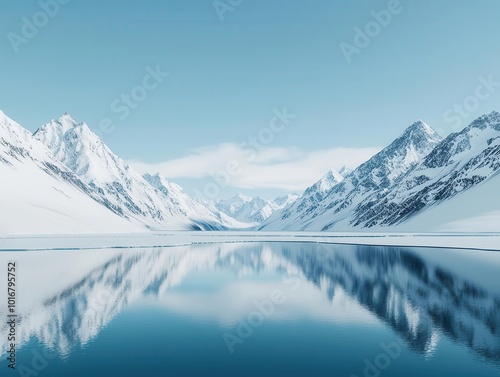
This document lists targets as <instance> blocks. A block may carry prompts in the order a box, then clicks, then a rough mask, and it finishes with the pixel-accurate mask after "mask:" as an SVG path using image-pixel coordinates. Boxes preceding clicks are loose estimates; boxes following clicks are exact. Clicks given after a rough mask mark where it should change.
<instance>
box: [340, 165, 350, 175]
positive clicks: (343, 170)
mask: <svg viewBox="0 0 500 377" xmlns="http://www.w3.org/2000/svg"><path fill="white" fill-rule="evenodd" d="M352 171H353V170H352V169H351V168H350V167H349V166H345V165H344V166H343V167H342V168H341V169H340V170H339V174H340V175H341V176H342V177H344V178H345V177H347V176H348V175H349V174H351V173H352Z"/></svg>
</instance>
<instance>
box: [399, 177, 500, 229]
mask: <svg viewBox="0 0 500 377" xmlns="http://www.w3.org/2000/svg"><path fill="white" fill-rule="evenodd" d="M499 193H500V174H498V173H497V174H496V175H495V176H494V177H492V178H491V179H489V180H487V181H485V182H482V183H480V184H479V185H478V186H477V187H476V188H474V189H473V190H467V191H465V192H464V193H462V194H460V195H457V196H455V197H453V198H451V199H450V200H447V201H445V202H442V203H440V204H439V205H437V206H433V207H431V208H429V209H427V210H425V211H423V212H422V213H421V214H419V215H417V216H416V217H414V218H412V219H410V220H408V221H407V222H405V223H403V224H402V225H400V226H397V227H396V228H395V229H398V230H401V231H411V230H412V229H418V230H421V231H427V232H498V233H500V200H498V194H499ZM484 198H492V200H484ZM495 199H496V200H495Z"/></svg>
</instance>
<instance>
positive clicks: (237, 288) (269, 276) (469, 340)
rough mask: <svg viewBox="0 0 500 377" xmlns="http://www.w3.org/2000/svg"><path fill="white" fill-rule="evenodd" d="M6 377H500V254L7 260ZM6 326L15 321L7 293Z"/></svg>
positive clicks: (291, 253) (1, 333) (295, 248)
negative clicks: (11, 354)
mask: <svg viewBox="0 0 500 377" xmlns="http://www.w3.org/2000/svg"><path fill="white" fill-rule="evenodd" d="M11 260H15V261H16V262H17V264H18V266H19V267H18V277H17V278H18V308H17V313H18V316H19V317H18V318H19V323H18V327H17V343H18V345H17V346H18V352H17V360H16V362H17V370H16V371H11V370H9V369H8V368H7V364H8V363H7V361H6V353H7V342H6V340H7V331H8V327H7V326H6V324H5V321H3V320H2V325H0V345H1V349H0V353H1V354H2V361H1V362H0V369H1V370H2V374H1V375H2V376H4V375H6V376H8V375H12V376H15V375H21V376H30V375H32V376H48V377H59V376H65V377H66V376H95V377H98V376H120V377H126V376H134V377H137V376H288V377H290V376H308V377H309V376H346V377H353V376H358V377H361V376H371V377H377V376H388V377H389V376H410V377H411V376H478V377H481V376H488V377H490V376H500V284H499V283H498V272H499V271H500V253H494V252H489V253H487V252H480V251H459V250H446V249H418V248H397V247H370V246H340V245H322V244H314V243H305V244H287V243H244V244H238V243H233V244H211V245H197V246H189V247H174V248H161V249H137V250H95V251H54V252H32V253H27V252H23V253H1V254H0V270H1V271H0V279H1V280H0V286H1V285H3V286H4V287H6V285H5V284H6V279H7V277H6V269H7V262H8V261H11ZM0 300H1V301H0V302H1V303H2V304H1V305H0V316H1V317H2V318H6V315H7V313H6V305H4V304H3V303H6V301H7V298H6V294H5V289H3V288H2V289H1V294H0Z"/></svg>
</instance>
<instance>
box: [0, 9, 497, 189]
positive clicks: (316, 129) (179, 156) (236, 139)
mask: <svg viewBox="0 0 500 377" xmlns="http://www.w3.org/2000/svg"><path fill="white" fill-rule="evenodd" d="M55 1H56V0H41V1H34V0H33V1H7V2H3V3H2V9H1V11H0V12H1V16H2V22H1V23H0V36H1V38H0V51H1V59H0V72H1V74H0V89H1V90H0V109H2V110H3V111H4V112H5V113H6V114H7V115H8V116H10V117H11V118H13V119H15V120H16V121H18V122H19V123H21V124H22V125H23V126H24V127H26V128H28V129H30V130H31V131H34V130H36V129H37V127H39V126H40V125H41V124H43V123H45V122H47V121H49V120H50V119H52V118H58V117H59V116H60V115H62V114H63V113H64V112H69V113H71V114H72V115H73V117H74V118H76V119H77V120H80V121H85V122H86V123H87V124H89V126H90V127H91V128H94V129H96V130H98V129H99V125H100V124H101V125H102V124H106V122H108V124H107V125H105V126H103V127H102V129H103V130H104V131H105V132H102V135H103V139H104V140H105V142H106V143H107V144H108V145H109V146H110V147H111V149H112V150H113V151H114V152H115V153H117V154H118V155H120V156H121V157H123V158H124V159H126V160H128V161H130V162H132V163H133V165H134V166H136V167H137V168H138V169H140V170H141V171H146V170H147V171H150V172H154V170H161V172H162V173H163V174H164V175H166V176H167V177H168V178H170V179H171V180H173V181H176V182H178V183H180V184H182V185H184V186H185V187H186V189H187V191H188V192H190V193H196V192H203V190H204V189H205V188H206V185H207V184H209V183H210V182H211V181H214V178H213V176H210V174H212V173H214V172H218V171H222V170H225V171H227V169H228V168H227V163H228V162H230V161H233V160H235V159H238V158H237V157H234V155H235V154H236V155H238V154H239V155H240V157H239V158H240V160H241V158H242V157H241V156H243V155H242V154H241V153H239V152H241V149H245V147H243V146H242V145H241V143H243V142H245V141H246V142H248V141H249V140H251V139H249V138H252V137H257V139H258V140H261V141H262V138H263V137H264V139H263V140H264V141H266V142H265V143H262V142H261V143H260V144H259V145H260V147H262V148H260V147H259V148H260V149H259V153H257V154H256V156H252V157H254V158H252V159H251V161H250V160H249V159H248V156H249V154H248V153H247V154H246V155H244V156H246V157H244V158H245V159H246V160H245V161H243V162H242V161H240V165H242V166H243V169H242V170H243V171H239V172H238V174H236V173H235V174H233V175H230V176H231V179H229V180H228V182H225V183H224V182H222V181H223V179H222V176H221V178H220V179H219V180H218V181H217V180H216V181H217V184H218V185H219V186H220V188H221V190H220V191H221V192H220V193H218V195H223V196H224V195H226V194H229V193H232V192H234V191H237V190H238V191H243V192H247V193H255V192H260V193H263V194H264V196H272V195H275V194H277V193H280V192H286V191H300V190H301V189H303V188H304V187H305V186H307V185H308V184H310V183H313V182H314V181H315V180H316V179H318V178H320V176H321V175H322V174H323V173H326V170H328V168H330V167H331V168H337V169H338V168H340V167H341V166H342V165H343V164H346V163H347V164H350V165H354V166H355V165H357V164H359V163H360V162H362V161H363V160H364V159H366V158H368V157H369V156H370V154H372V153H374V152H375V151H376V150H377V149H378V148H380V147H383V146H385V145H386V144H388V143H389V142H390V141H391V140H392V139H394V138H395V137H397V136H398V135H399V134H400V133H401V132H402V131H403V130H404V128H406V127H407V126H409V125H410V124H411V123H412V122H413V121H415V120H416V119H422V120H424V121H425V122H427V123H428V124H430V125H431V126H432V127H434V128H435V129H437V130H438V131H439V132H441V133H443V134H447V133H449V132H452V131H454V130H458V129H460V128H463V127H465V126H466V125H467V124H468V123H469V122H470V121H472V120H473V119H474V117H476V116H479V115H481V114H482V113H485V112H489V111H491V110H494V109H496V110H500V101H499V99H500V84H495V83H496V82H500V48H499V46H500V22H498V15H499V14H500V2H499V1H498V0H482V1H478V2H472V1H470V0H443V1H434V0H418V1H415V0H414V1H411V0H402V1H400V2H399V1H397V0H389V1H387V0H380V1H379V0H376V1H375V0H370V1H360V0H348V1H347V0H342V1H340V0H339V1H333V0H308V1H304V0H243V1H241V2H240V1H238V0H220V1H219V2H218V3H217V2H214V1H213V0H169V1H164V0H162V1H160V0H142V1H131V0H120V1H111V0H109V1H102V0H101V1H95V0H85V1H83V0H69V1H68V0H58V1H59V5H58V8H59V9H55V8H54V7H49V8H47V7H46V6H42V4H45V3H47V4H49V3H51V4H54V2H55ZM63 3H64V4H63ZM238 3H240V4H239V5H238ZM214 4H218V11H217V9H216V7H215V6H214ZM224 4H225V6H226V8H223V7H224ZM229 4H236V5H235V6H232V5H229ZM43 8H45V9H48V10H43ZM229 9H231V10H229ZM380 12H382V13H380ZM376 14H378V15H379V16H376ZM388 14H389V15H390V19H389V18H388ZM26 21H28V23H33V24H35V27H34V28H33V27H30V25H28V26H26V25H27V22H26ZM37 25H38V26H37ZM356 28H359V30H363V31H364V32H365V33H369V34H371V35H372V36H368V37H367V38H364V39H365V40H363V38H357V39H356V38H355V37H356V35H357V34H359V33H358V32H357V31H356V30H358V29H356ZM347 45H350V46H351V47H349V48H350V50H348V51H351V54H348V55H349V56H347V57H346V53H345V51H346V48H347V47H346V46H347ZM342 46H343V47H342ZM353 48H354V49H356V50H355V51H356V52H355V53H352V51H354V50H353ZM343 50H344V51H343ZM150 71H158V72H159V73H158V72H157V73H156V74H154V75H151V73H150ZM167 72H168V74H169V75H168V77H166V75H165V74H164V73H167ZM148 75H149V76H151V77H148ZM155 77H156V81H155ZM488 81H489V82H490V83H489V84H487V82H488ZM485 83H486V84H485ZM138 86H142V88H137V87H138ZM145 87H146V88H147V89H144V88H145ZM478 87H481V89H479V90H477V89H478ZM123 95H125V96H129V97H130V98H131V100H129V101H128V102H127V101H126V100H124V99H123V98H125V97H122V96H123ZM134 98H135V99H136V100H134ZM455 104H456V105H460V106H463V105H465V110H464V109H462V110H457V108H456V107H455V108H454V105H455ZM277 110H279V111H280V112H281V113H283V112H285V113H288V114H289V118H288V119H287V118H285V119H286V121H287V124H283V123H282V122H281V121H279V122H275V123H273V124H275V125H276V127H275V128H276V129H279V130H280V131H279V132H277V131H276V132H275V131H272V132H273V133H272V134H269V132H268V131H265V129H266V128H267V129H268V130H269V125H270V122H271V121H272V120H273V119H274V118H275V116H276V115H275V112H276V111H277ZM292 115H293V116H294V117H293V119H292ZM103 119H104V123H101V122H103ZM110 121H111V122H112V125H111V126H110V125H109V122H110ZM281 126H286V127H281ZM263 130H264V131H263ZM259 138H260V139H259ZM246 148H247V150H246V152H248V145H247V146H246Z"/></svg>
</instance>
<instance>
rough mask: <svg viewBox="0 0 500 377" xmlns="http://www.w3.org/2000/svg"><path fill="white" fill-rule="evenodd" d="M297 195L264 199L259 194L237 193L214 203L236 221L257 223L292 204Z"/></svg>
mask: <svg viewBox="0 0 500 377" xmlns="http://www.w3.org/2000/svg"><path fill="white" fill-rule="evenodd" d="M299 197H300V195H298V194H287V195H283V196H278V197H277V198H276V199H274V200H266V199H263V198H261V197H260V196H257V197H254V198H251V197H249V196H246V195H243V194H241V193H238V194H236V195H235V196H233V197H232V198H229V199H219V200H216V201H215V202H214V205H215V207H216V208H217V209H218V210H219V211H221V212H223V213H225V214H226V215H228V216H231V217H233V218H235V219H236V220H238V221H241V222H243V223H253V224H254V225H257V224H260V223H262V222H264V221H265V220H267V219H268V218H269V217H270V216H271V215H272V214H273V213H275V212H276V211H278V210H280V209H282V208H284V207H286V206H288V205H290V204H292V203H293V202H295V201H296V200H297V199H298V198H299Z"/></svg>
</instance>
